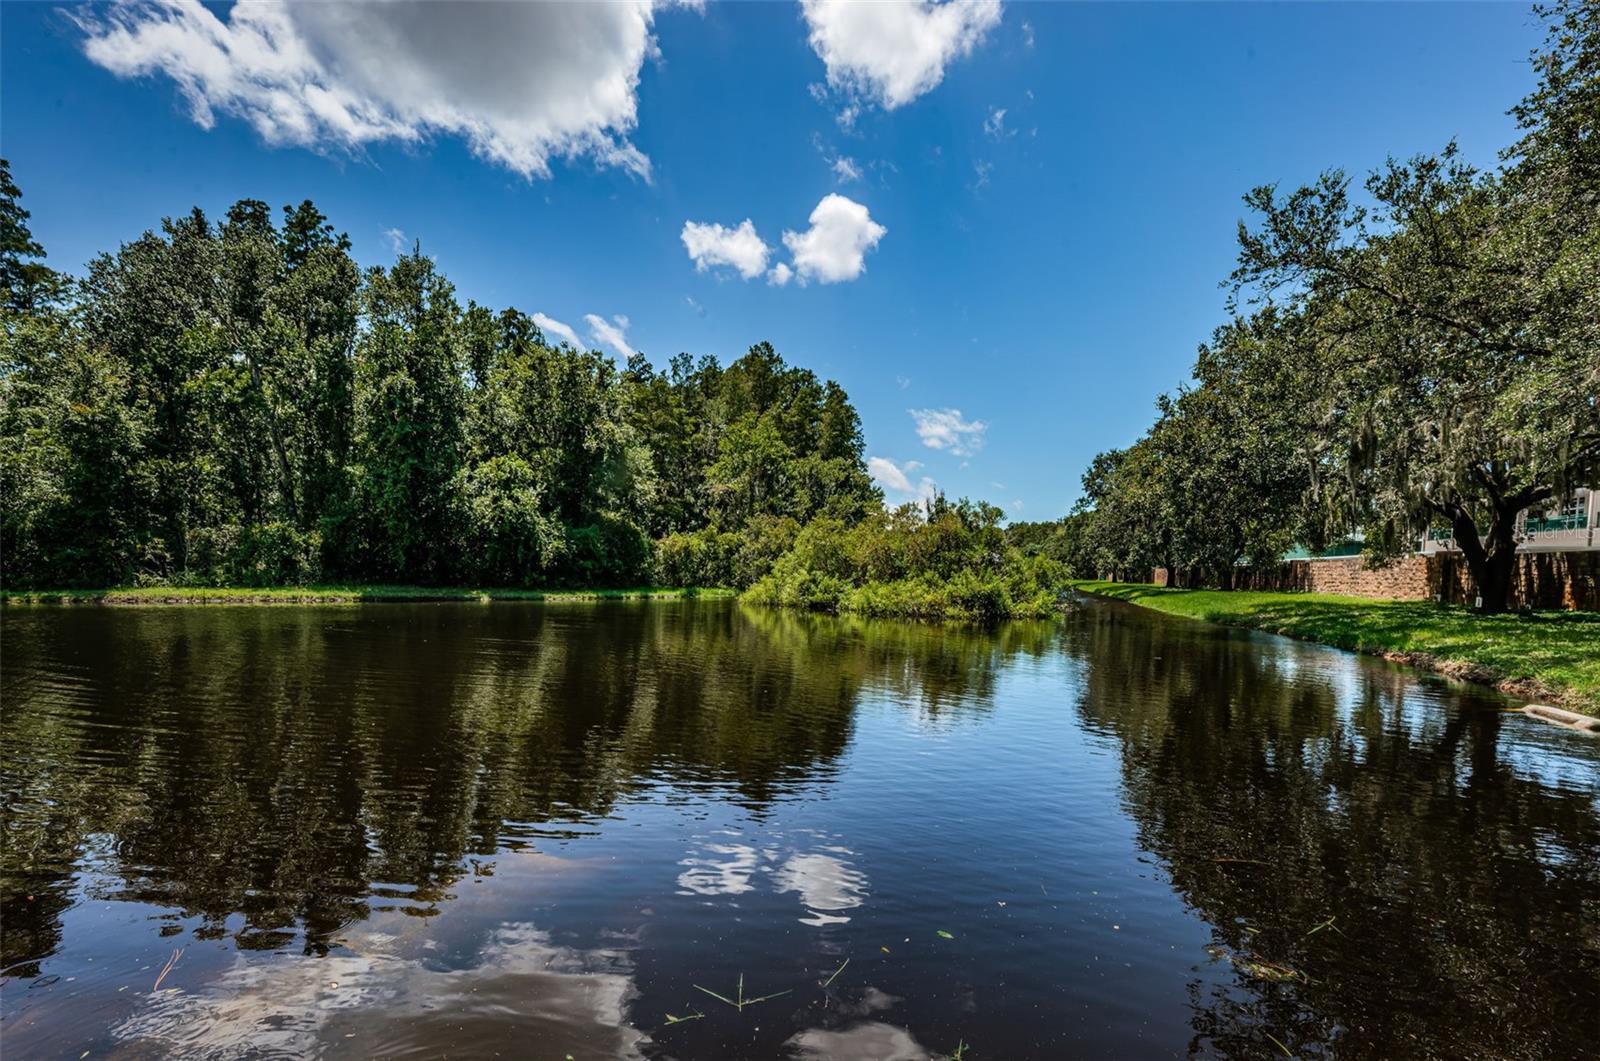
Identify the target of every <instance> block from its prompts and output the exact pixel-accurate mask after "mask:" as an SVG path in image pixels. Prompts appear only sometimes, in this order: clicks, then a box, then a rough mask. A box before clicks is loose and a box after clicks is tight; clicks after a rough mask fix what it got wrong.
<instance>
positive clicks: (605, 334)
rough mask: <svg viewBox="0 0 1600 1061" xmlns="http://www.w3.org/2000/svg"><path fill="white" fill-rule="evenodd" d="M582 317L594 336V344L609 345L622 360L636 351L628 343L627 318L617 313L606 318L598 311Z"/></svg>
mask: <svg viewBox="0 0 1600 1061" xmlns="http://www.w3.org/2000/svg"><path fill="white" fill-rule="evenodd" d="M583 319H584V321H585V322H587V323H588V325H589V334H590V335H592V336H593V337H594V342H595V345H596V346H609V347H610V348H611V349H612V350H613V351H615V352H616V355H617V356H618V357H620V358H623V359H624V360H626V359H628V358H630V357H632V356H633V355H634V354H636V353H638V351H637V350H635V349H634V348H633V347H631V346H629V345H628V318H627V317H624V316H623V315H622V314H620V313H619V314H617V315H616V316H614V317H612V318H611V319H610V320H606V319H605V318H604V317H602V316H600V315H599V314H598V313H585V314H584V315H583Z"/></svg>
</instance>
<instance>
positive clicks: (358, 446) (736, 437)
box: [0, 165, 881, 587]
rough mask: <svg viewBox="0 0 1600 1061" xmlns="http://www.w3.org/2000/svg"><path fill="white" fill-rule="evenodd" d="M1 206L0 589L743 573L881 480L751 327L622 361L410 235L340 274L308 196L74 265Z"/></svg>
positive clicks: (872, 500) (866, 497)
mask: <svg viewBox="0 0 1600 1061" xmlns="http://www.w3.org/2000/svg"><path fill="white" fill-rule="evenodd" d="M27 219H28V214H27V211H26V210H24V209H22V207H21V205H20V192H19V191H18V190H17V188H16V186H15V184H14V183H13V182H12V180H11V176H10V170H9V167H6V166H4V165H0V280H3V282H4V284H5V298H4V300H3V304H0V323H3V327H4V347H3V349H0V442H3V445H0V491H3V495H4V497H5V500H6V504H5V507H4V510H3V512H0V555H3V556H4V561H5V567H4V572H3V577H4V583H5V585H6V586H8V587H17V586H40V585H53V586H68V587H72V586H105V585H132V584H140V585H195V586H206V587H221V586H245V587H262V586H270V585H284V584H293V583H307V582H311V581H315V580H317V579H319V578H321V577H322V576H323V574H324V573H326V574H327V575H328V576H331V577H334V578H339V579H353V580H359V581H366V582H386V581H395V582H406V583H413V584H424V585H434V586H437V585H442V584H445V583H451V582H455V583H461V582H474V583H478V584H486V585H491V586H516V587H538V586H573V585H583V586H595V585H628V584H637V583H639V582H641V581H644V580H646V579H647V578H649V577H651V576H653V575H654V576H656V577H661V578H663V579H664V580H666V581H669V582H673V583H677V584H693V585H707V586H710V585H718V586H723V585H725V586H741V587H742V586H748V585H750V584H752V583H754V582H755V581H757V580H758V579H760V578H761V577H763V576H764V575H766V574H767V573H768V572H769V571H770V570H771V569H772V566H773V564H774V562H775V561H776V560H777V559H778V558H779V557H780V556H782V555H783V554H784V553H785V552H786V551H787V550H788V549H789V547H790V546H791V545H792V544H793V543H794V541H795V538H796V535H797V534H798V532H799V529H800V526H801V524H802V523H803V522H805V521H808V520H811V519H813V518H814V517H818V516H827V517H829V518H832V519H836V520H845V521H854V520H858V519H860V518H862V516H863V515H864V514H866V513H868V512H871V511H874V510H876V509H877V508H878V507H879V505H880V503H881V495H880V494H879V493H878V491H877V490H876V489H875V488H874V487H873V486H872V483H871V481H870V479H869V478H868V476H867V472H866V466H865V463H864V460H863V456H862V437H861V423H860V418H859V417H858V416H857V414H856V412H855V409H854V408H853V407H852V406H851V404H850V401H849V398H848V397H847V396H846V395H845V393H844V391H843V390H841V389H840V388H839V387H838V385H837V384H835V383H833V382H831V381H827V382H824V381H821V380H819V379H817V377H816V376H815V375H813V374H812V373H811V372H809V371H807V370H805V369H801V368H795V367H791V366H788V365H786V364H785V363H784V361H783V359H782V357H780V356H779V355H778V353H777V351H775V350H774V349H773V348H772V347H771V346H770V345H769V344H765V343H763V344H759V345H757V346H755V347H752V348H751V350H750V352H749V354H747V355H746V356H745V357H743V358H741V359H739V360H738V361H736V362H734V363H733V364H732V365H729V366H728V367H726V368H723V367H722V366H721V365H719V364H718V363H717V362H716V361H715V360H713V359H711V358H703V359H701V360H700V361H699V362H693V361H691V360H690V359H689V358H688V357H687V355H680V356H679V357H677V358H674V359H673V361H672V363H671V365H670V367H669V369H668V371H666V372H664V373H661V374H659V375H658V374H657V373H656V372H655V371H654V370H653V369H652V368H651V366H650V365H649V364H648V362H646V361H645V360H644V359H643V358H642V357H636V358H634V359H633V360H632V361H630V363H629V364H628V365H627V367H626V368H625V369H619V367H618V366H617V365H616V364H615V362H613V361H612V360H611V359H610V358H609V357H606V356H605V355H603V354H601V353H599V352H598V351H593V350H588V351H584V350H574V349H572V348H571V347H569V346H559V347H558V346H552V345H551V344H549V343H548V342H547V341H546V340H545V337H544V336H543V335H542V334H541V332H540V331H539V328H538V327H537V325H535V324H534V322H533V321H532V319H531V318H529V317H528V316H527V315H526V314H523V313H521V312H520V311H518V310H515V309H506V310H503V311H500V312H498V313H497V312H494V311H491V310H489V309H487V308H485V307H482V306H478V305H476V304H471V303H469V304H468V305H467V306H466V308H465V309H463V308H462V307H461V306H460V304H459V303H458V302H457V300H456V296H455V292H454V289H453V288H452V286H451V284H450V283H449V281H448V280H446V279H445V277H444V276H443V275H442V274H441V273H440V271H439V270H438V268H437V266H436V265H435V263H434V262H433V261H432V260H430V259H429V258H427V257H424V256H423V255H422V254H421V253H420V252H417V253H412V254H409V255H402V256H401V257H399V258H398V259H397V260H396V261H395V262H394V264H393V265H392V266H390V267H388V268H375V269H370V270H367V271H366V272H365V273H362V271H361V270H360V269H359V268H358V267H357V265H356V263H355V262H354V260H353V259H352V258H351V257H350V241H349V240H348V239H347V238H346V237H345V236H343V235H341V234H339V233H337V232H336V231H335V229H334V228H333V227H332V225H331V224H329V222H328V220H327V219H326V218H325V217H324V216H323V215H322V214H321V213H320V212H319V211H318V210H317V208H316V207H315V206H314V205H313V204H312V203H310V202H303V203H301V204H300V205H299V206H295V207H285V208H284V210H283V217H282V221H281V224H274V220H273V216H272V211H271V210H270V209H269V208H268V206H267V204H266V203H263V202H260V201H259V200H251V199H246V200H241V201H240V202H238V203H237V204H235V205H234V206H233V207H232V208H231V209H229V210H228V212H227V214H226V216H225V218H224V219H223V221H222V222H221V223H220V224H213V223H212V222H211V220H210V219H208V218H207V217H206V216H205V215H204V214H203V213H201V212H200V211H199V210H195V211H192V212H191V213H190V214H188V215H187V216H184V217H182V218H178V219H173V220H168V221H165V222H163V224H162V226H161V228H160V230H159V231H154V232H147V233H145V234H144V235H143V236H141V237H139V238H138V239H136V240H134V241H132V242H130V243H128V244H125V245H124V246H122V247H120V248H119V249H118V250H117V251H116V252H115V253H114V254H105V255H101V256H100V257H98V258H96V259H95V260H94V262H93V263H92V264H91V265H90V267H89V271H88V275H87V276H86V277H85V278H84V279H83V281H82V282H81V283H79V284H77V285H76V286H72V285H69V284H67V282H66V281H64V280H63V279H62V278H60V277H58V276H56V274H54V273H52V272H50V271H49V270H48V269H45V268H44V267H43V266H41V265H39V264H38V262H37V259H38V258H40V257H42V255H43V249H42V248H41V247H40V246H39V245H38V243H37V242H36V241H34V240H33V238H32V235H31V234H30V232H29V230H28V228H27ZM69 296H70V297H69ZM657 539H659V540H660V542H661V545H660V548H659V551H658V549H657V547H656V545H655V540H657Z"/></svg>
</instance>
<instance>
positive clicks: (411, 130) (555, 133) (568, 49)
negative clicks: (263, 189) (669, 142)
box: [77, 0, 656, 180]
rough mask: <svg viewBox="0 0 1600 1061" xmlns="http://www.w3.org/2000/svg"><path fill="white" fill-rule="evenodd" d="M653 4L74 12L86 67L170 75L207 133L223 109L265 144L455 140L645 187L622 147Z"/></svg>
mask: <svg viewBox="0 0 1600 1061" xmlns="http://www.w3.org/2000/svg"><path fill="white" fill-rule="evenodd" d="M655 11H656V5H655V4H653V3H652V2H651V0H618V2H610V3H594V4H505V3H484V2H478V3H451V4H443V3H437V4H428V3H404V4H400V3H377V2H372V0H365V2H356V0H348V2H343V3H337V4H333V3H302V4H243V3H241V4H236V5H234V6H233V7H231V8H230V9H229V10H228V11H227V12H226V14H225V15H223V16H220V17H219V16H218V15H217V14H215V13H213V12H212V11H211V10H210V9H208V8H207V7H205V6H203V5H202V4H201V3H200V2H199V0H143V2H133V3H128V4H122V5H117V6H114V7H112V8H110V9H109V10H106V11H103V12H99V13H84V14H80V15H78V16H77V19H78V24H79V26H80V27H81V28H82V30H83V31H84V33H85V35H86V40H85V42H84V51H85V52H86V53H87V55H88V56H89V58H90V59H91V60H93V61H94V62H96V63H98V64H99V65H101V66H103V67H105V68H106V69H107V70H110V71H111V72H112V73H114V74H116V75H118V76H119V77H143V76H149V75H152V74H157V73H163V74H166V75H167V76H168V77H170V78H171V79H172V80H173V81H174V82H176V84H177V86H178V91H179V92H180V93H181V94H182V95H183V98H184V99H185V101H186V102H187V103H188V106H189V111H190V114H191V116H192V117H193V118H194V120H195V121H196V122H198V123H199V124H200V125H201V126H203V127H205V128H208V129H209V128H211V127H212V126H213V125H214V124H215V123H216V116H217V114H218V113H222V114H226V115H231V116H233V117H237V118H241V119H243V120H245V121H247V122H249V123H250V124H251V125H252V126H253V127H254V128H255V130H256V132H257V133H258V134H260V136H261V137H262V139H264V140H265V141H267V142H268V143H270V144H281V145H295V146H300V147H308V148H312V149H315V150H340V151H347V152H359V151H360V150H361V149H362V148H364V147H366V146H367V145H369V144H374V143H382V142H397V143H405V144H418V143H422V142H424V141H426V140H428V139H430V138H432V137H434V136H439V135H447V136H459V137H461V138H462V139H463V140H465V141H466V142H467V143H468V144H469V145H470V146H471V148H472V150H473V151H474V152H475V153H476V154H478V155H479V156H481V157H483V158H485V159H488V160H490V161H492V162H495V163H498V164H500V165H503V166H506V167H507V168H509V169H511V170H513V171H515V172H517V173H519V174H521V175H522V176H524V177H528V178H534V177H544V176H548V174H549V172H550V160H551V159H552V158H563V159H579V158H584V159H589V160H591V161H593V162H594V163H595V164H596V165H600V166H617V167H621V168H623V169H625V170H628V171H630V172H632V173H634V174H637V175H638V176H640V177H643V178H645V179H647V180H648V179H649V174H650V160H649V159H648V158H646V157H645V156H644V155H643V154H642V153H641V152H640V151H639V150H638V148H636V147H634V146H633V144H631V143H630V142H629V141H628V135H629V133H631V132H632V130H633V129H634V127H635V126H636V124H637V122H638V85H639V70H640V67H641V66H642V65H643V63H644V61H645V59H646V58H649V57H650V56H652V55H653V54H655V48H656V45H655V40H654V37H653V35H652V32H651V30H652V27H653V24H654V19H655Z"/></svg>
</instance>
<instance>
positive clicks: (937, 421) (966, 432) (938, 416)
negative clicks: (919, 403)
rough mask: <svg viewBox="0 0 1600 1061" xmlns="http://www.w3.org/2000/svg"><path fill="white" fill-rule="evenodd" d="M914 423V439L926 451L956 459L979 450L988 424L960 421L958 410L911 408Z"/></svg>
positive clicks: (975, 421) (968, 455) (980, 421)
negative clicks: (919, 441) (938, 451)
mask: <svg viewBox="0 0 1600 1061" xmlns="http://www.w3.org/2000/svg"><path fill="white" fill-rule="evenodd" d="M908 412H910V413H911V419H912V420H914V421H916V424H917V437H918V438H920V439H922V444H923V445H924V446H927V447H928V448H929V449H938V450H944V451H945V452H947V453H952V454H954V455H955V456H957V457H970V456H972V455H973V454H974V453H976V452H978V450H980V449H982V448H983V435H984V432H985V431H987V430H989V425H988V424H986V423H984V422H983V421H982V420H964V419H962V417H961V410H960V409H911V410H908Z"/></svg>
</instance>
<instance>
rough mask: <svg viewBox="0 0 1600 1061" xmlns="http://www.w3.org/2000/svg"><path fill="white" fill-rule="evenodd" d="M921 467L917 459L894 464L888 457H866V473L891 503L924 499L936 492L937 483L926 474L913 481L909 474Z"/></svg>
mask: <svg viewBox="0 0 1600 1061" xmlns="http://www.w3.org/2000/svg"><path fill="white" fill-rule="evenodd" d="M921 467H922V465H921V464H919V463H918V462H917V461H906V462H905V464H903V465H900V464H896V463H895V462H894V461H892V460H890V459H889V458H888V457H868V458H867V474H868V475H870V476H872V481H873V482H875V483H877V484H878V486H879V488H880V489H882V490H883V492H884V495H885V499H886V500H888V501H890V502H892V503H899V502H902V501H912V500H916V501H926V500H928V499H930V498H932V497H933V495H934V494H935V493H937V492H938V489H939V487H938V485H937V484H936V483H935V482H934V481H933V480H932V479H930V478H928V477H927V476H926V475H924V476H922V477H921V478H920V479H919V480H917V481H916V482H915V483H913V482H912V481H911V476H912V474H914V473H915V472H916V471H917V470H918V469H920V468H921Z"/></svg>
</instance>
